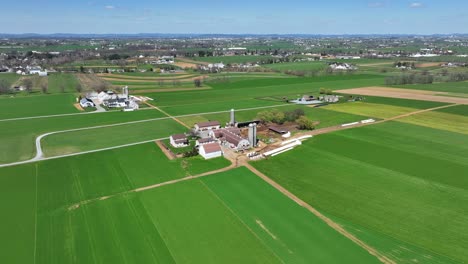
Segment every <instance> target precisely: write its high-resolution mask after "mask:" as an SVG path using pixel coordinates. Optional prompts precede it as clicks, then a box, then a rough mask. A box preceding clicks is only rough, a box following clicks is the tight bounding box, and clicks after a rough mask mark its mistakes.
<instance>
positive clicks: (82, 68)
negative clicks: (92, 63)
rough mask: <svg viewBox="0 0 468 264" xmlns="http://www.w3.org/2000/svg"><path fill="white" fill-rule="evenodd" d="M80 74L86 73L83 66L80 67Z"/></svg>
mask: <svg viewBox="0 0 468 264" xmlns="http://www.w3.org/2000/svg"><path fill="white" fill-rule="evenodd" d="M80 72H81V73H84V72H85V70H84V67H83V65H81V66H80Z"/></svg>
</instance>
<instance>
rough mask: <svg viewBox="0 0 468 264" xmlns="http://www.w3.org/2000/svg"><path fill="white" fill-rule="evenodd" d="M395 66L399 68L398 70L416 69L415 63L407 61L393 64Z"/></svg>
mask: <svg viewBox="0 0 468 264" xmlns="http://www.w3.org/2000/svg"><path fill="white" fill-rule="evenodd" d="M393 66H395V67H398V68H401V67H406V68H410V67H411V68H413V69H414V68H415V64H414V62H407V61H403V62H401V61H399V62H395V63H394V64H393Z"/></svg>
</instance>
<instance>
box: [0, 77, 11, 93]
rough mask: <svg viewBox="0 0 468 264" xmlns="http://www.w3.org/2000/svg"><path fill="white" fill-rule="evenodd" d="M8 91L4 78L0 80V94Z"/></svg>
mask: <svg viewBox="0 0 468 264" xmlns="http://www.w3.org/2000/svg"><path fill="white" fill-rule="evenodd" d="M9 92H10V87H9V85H8V82H7V81H6V80H0V94H7V93H9Z"/></svg>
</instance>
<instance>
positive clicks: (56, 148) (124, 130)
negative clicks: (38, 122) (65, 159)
mask: <svg viewBox="0 0 468 264" xmlns="http://www.w3.org/2000/svg"><path fill="white" fill-rule="evenodd" d="M186 130H187V128H185V127H183V126H182V125H180V124H179V123H177V122H175V121H173V120H172V119H164V120H158V121H151V122H143V123H136V124H129V125H119V126H112V127H105V128H95V129H88V130H80V131H74V132H66V133H60V134H54V135H50V136H47V137H46V138H44V139H43V140H42V149H43V151H44V154H45V156H46V157H53V156H58V155H64V154H70V153H77V152H83V151H89V150H95V149H102V148H108V147H114V146H119V145H125V144H131V143H138V142H141V141H147V140H155V139H161V138H168V137H169V136H170V135H172V134H179V133H183V132H185V131H186Z"/></svg>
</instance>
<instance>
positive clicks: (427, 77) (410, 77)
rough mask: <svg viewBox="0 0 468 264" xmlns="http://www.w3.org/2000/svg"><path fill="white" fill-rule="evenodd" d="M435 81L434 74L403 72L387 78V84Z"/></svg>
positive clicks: (428, 82)
mask: <svg viewBox="0 0 468 264" xmlns="http://www.w3.org/2000/svg"><path fill="white" fill-rule="evenodd" d="M433 82H434V76H432V75H431V74H424V73H423V74H416V73H413V74H402V75H399V76H389V77H386V78H385V84H386V85H404V84H431V83H433Z"/></svg>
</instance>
